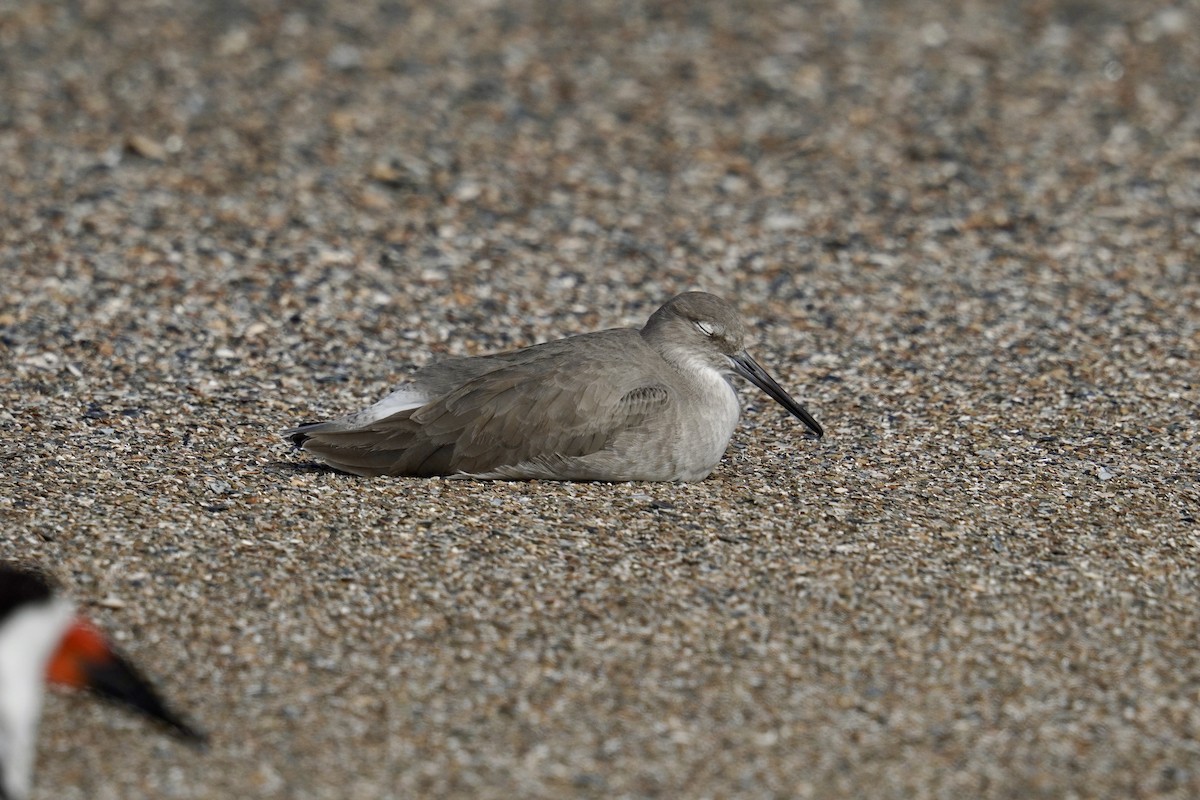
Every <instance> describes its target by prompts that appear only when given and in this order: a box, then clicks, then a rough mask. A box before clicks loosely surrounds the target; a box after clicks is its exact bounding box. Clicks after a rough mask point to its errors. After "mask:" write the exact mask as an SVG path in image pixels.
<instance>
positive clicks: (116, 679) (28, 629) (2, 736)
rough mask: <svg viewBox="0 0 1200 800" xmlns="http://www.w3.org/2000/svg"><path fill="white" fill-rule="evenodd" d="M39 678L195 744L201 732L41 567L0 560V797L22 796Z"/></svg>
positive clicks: (38, 707) (18, 799)
mask: <svg viewBox="0 0 1200 800" xmlns="http://www.w3.org/2000/svg"><path fill="white" fill-rule="evenodd" d="M46 683H53V684H60V685H63V686H70V687H74V688H79V689H89V690H91V691H92V692H95V693H96V694H98V695H100V696H101V697H105V698H108V699H110V700H114V701H117V702H120V703H124V704H126V705H127V706H129V707H132V708H135V709H137V710H138V711H141V712H142V713H144V714H146V715H148V716H150V717H153V718H155V719H158V720H160V721H161V722H162V723H164V724H165V725H166V726H168V727H169V728H170V729H171V731H172V732H173V733H175V734H176V735H178V736H180V737H182V738H184V739H187V740H189V741H192V742H196V743H200V742H202V741H203V740H204V736H203V734H201V733H199V732H198V731H197V730H195V729H194V728H192V727H191V726H189V725H188V724H187V723H185V722H184V721H183V720H182V719H180V718H179V717H178V716H176V715H175V714H173V713H172V712H171V711H169V710H168V709H167V708H166V707H165V706H164V705H163V703H162V701H161V700H160V699H159V698H158V695H157V694H155V692H154V690H153V689H152V688H150V685H149V684H148V683H147V682H146V680H145V679H144V678H143V677H142V676H141V675H140V674H139V673H138V671H137V670H136V669H135V668H134V667H133V666H132V665H131V664H130V663H129V662H127V661H126V660H125V659H124V658H122V657H121V656H120V655H119V654H118V653H117V652H116V651H115V650H114V649H113V647H112V646H111V645H110V644H109V643H108V641H107V640H106V639H105V638H104V636H103V635H102V634H101V633H100V632H99V631H98V630H97V629H96V628H95V627H93V626H92V625H91V624H90V623H89V622H87V621H86V620H85V619H83V618H82V617H80V616H78V615H77V614H76V611H75V607H74V604H73V603H71V601H70V600H68V599H67V598H65V597H63V596H62V595H61V594H59V592H58V590H57V587H56V586H55V584H54V583H53V582H52V581H51V580H50V579H49V578H48V577H47V576H46V575H45V574H43V573H42V572H40V571H38V570H36V569H33V568H30V567H27V566H19V565H15V564H7V563H0V798H3V800H24V798H25V797H26V796H27V795H28V794H29V789H30V784H31V783H32V778H33V761H34V753H35V749H36V747H35V743H36V737H37V727H38V721H39V720H40V718H41V711H42V693H43V689H44V687H45V684H46Z"/></svg>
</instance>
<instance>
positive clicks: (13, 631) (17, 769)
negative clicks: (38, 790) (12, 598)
mask: <svg viewBox="0 0 1200 800" xmlns="http://www.w3.org/2000/svg"><path fill="white" fill-rule="evenodd" d="M73 614H74V608H73V606H72V605H71V602H70V601H69V600H66V599H64V598H61V597H56V598H51V599H50V600H47V601H43V602H40V603H29V604H27V605H24V606H21V607H20V608H17V609H16V610H14V611H13V612H12V614H10V615H9V616H8V618H7V619H6V620H4V623H3V624H2V625H0V783H2V784H3V786H4V792H5V793H6V795H7V796H8V797H11V798H14V800H20V798H24V797H26V796H27V795H28V794H29V787H30V784H31V782H32V780H33V757H34V753H35V742H36V737H37V727H38V721H39V720H40V719H41V715H42V693H43V690H44V689H45V681H46V665H47V664H48V663H49V661H50V657H51V656H52V655H53V654H54V651H55V650H56V649H57V648H58V645H59V643H61V642H62V638H63V635H64V634H65V633H66V630H67V627H68V626H69V625H70V624H71V618H72V616H73Z"/></svg>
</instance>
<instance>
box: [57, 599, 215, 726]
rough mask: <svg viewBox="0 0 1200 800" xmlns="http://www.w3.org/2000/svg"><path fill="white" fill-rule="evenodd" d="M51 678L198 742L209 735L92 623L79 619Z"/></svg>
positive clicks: (71, 628)
mask: <svg viewBox="0 0 1200 800" xmlns="http://www.w3.org/2000/svg"><path fill="white" fill-rule="evenodd" d="M47 678H48V679H49V680H50V682H52V683H57V684H61V685H65V686H72V687H75V688H78V689H90V690H91V691H92V692H94V693H96V694H97V695H99V696H100V697H103V698H105V699H106V700H112V701H116V702H118V703H122V704H124V705H126V706H129V707H131V708H134V709H136V710H138V711H140V712H142V713H143V714H145V715H146V716H148V717H152V718H154V719H157V720H159V721H160V722H163V723H165V724H166V725H167V726H168V727H170V728H171V729H172V730H173V731H174V733H175V734H177V735H178V736H180V737H181V738H183V739H186V740H188V741H191V742H192V743H194V744H203V743H204V741H205V739H206V738H207V737H206V736H205V735H204V734H203V733H202V732H201V731H198V730H196V729H195V728H193V727H192V726H191V725H188V724H187V723H186V722H184V721H183V720H182V719H181V718H180V717H179V716H178V715H176V714H174V713H172V712H171V711H170V709H168V708H167V706H166V704H164V703H163V701H162V700H161V699H160V698H159V696H158V694H157V693H156V692H155V691H154V689H152V688H151V687H150V683H149V682H148V681H147V680H146V679H145V678H144V677H142V675H141V673H140V672H138V670H137V668H136V667H134V666H133V665H132V664H130V663H129V662H128V661H126V660H125V659H124V658H122V657H121V655H120V654H119V653H117V652H116V651H115V650H113V649H112V648H111V647H110V646H109V644H108V642H107V641H106V640H105V639H104V637H103V636H102V635H101V634H100V632H99V631H97V630H96V629H95V628H93V627H92V625H91V624H90V623H88V622H86V621H84V620H81V619H77V620H76V621H75V622H74V623H73V624H72V625H71V627H70V628H69V629H68V631H67V634H66V636H64V637H63V642H62V644H61V645H60V646H59V649H58V652H57V653H55V655H54V657H53V658H52V659H51V661H50V664H49V667H48V669H47Z"/></svg>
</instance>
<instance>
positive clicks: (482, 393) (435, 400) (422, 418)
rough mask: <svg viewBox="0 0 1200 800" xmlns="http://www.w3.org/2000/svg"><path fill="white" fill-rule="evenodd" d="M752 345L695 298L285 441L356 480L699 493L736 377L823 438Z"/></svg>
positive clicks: (451, 368) (409, 390) (728, 419)
mask: <svg viewBox="0 0 1200 800" xmlns="http://www.w3.org/2000/svg"><path fill="white" fill-rule="evenodd" d="M744 337H745V328H743V326H742V322H741V320H740V319H739V318H738V315H737V313H736V312H735V311H734V310H733V308H732V306H730V305H729V304H728V303H726V302H725V301H724V300H722V299H721V298H719V297H716V296H715V295H711V294H707V293H705V292H687V293H685V294H681V295H678V296H676V297H674V298H672V299H671V300H669V301H668V302H667V303H666V304H664V305H663V306H662V308H660V309H658V311H655V312H654V314H653V315H652V316H651V317H650V319H649V321H648V322H647V323H646V325H645V327H643V328H642V329H641V330H634V329H632V328H619V329H615V330H607V331H599V332H597V333H585V334H581V335H578V336H569V337H567V338H565V339H559V340H557V341H553V342H546V343H545V344H539V345H534V346H532V347H526V348H523V349H521V350H514V351H512V352H509V353H497V354H495V355H488V356H479V357H475V358H455V359H450V360H447V361H441V362H438V363H435V364H431V365H429V366H427V367H424V368H422V369H419V370H417V371H416V372H415V373H414V374H413V375H412V376H411V377H410V378H409V379H408V380H407V381H405V382H404V383H402V384H401V385H400V387H399V388H397V389H396V390H395V391H394V392H392V393H391V394H389V395H388V396H387V397H385V398H383V399H382V400H380V401H379V402H378V403H375V404H374V405H372V406H369V407H367V408H365V409H363V410H361V411H357V412H355V413H353V414H349V415H348V416H345V417H341V418H340V419H335V420H331V421H329V422H315V423H310V424H306V425H300V426H298V427H295V428H291V429H289V430H286V431H284V432H283V434H284V436H286V437H287V438H289V439H291V440H292V442H293V443H294V444H295V445H296V446H297V447H299V448H301V449H303V450H304V451H306V452H308V453H311V454H312V455H314V456H316V457H317V458H318V459H320V460H321V461H323V462H324V463H325V464H327V465H328V466H330V467H333V468H334V469H338V470H341V471H343V472H349V473H353V474H355V475H415V476H425V477H428V476H434V475H448V476H455V477H466V478H480V479H500V480H564V481H614V482H616V481H698V480H701V479H703V478H705V477H707V476H708V474H709V473H710V472H712V471H713V468H714V467H716V465H717V463H718V462H719V461H720V460H721V455H722V454H723V453H724V452H725V448H726V446H727V445H728V444H729V437H730V436H732V435H733V429H734V426H735V425H736V424H737V420H738V415H739V413H740V411H741V405H740V403H739V402H738V397H737V393H736V391H735V390H734V388H733V385H732V384H731V383H730V380H729V379H730V378H731V377H732V375H733V374H734V373H737V374H738V375H741V376H742V377H744V378H746V379H747V380H749V381H750V382H751V383H753V384H754V385H755V386H758V387H759V388H760V389H762V390H763V391H765V392H766V393H767V394H769V395H770V396H771V397H772V398H773V399H774V400H775V401H776V402H778V403H779V404H780V405H782V406H783V407H784V408H786V409H787V410H788V411H790V412H791V413H792V414H794V415H795V416H796V417H798V418H799V419H800V421H801V422H803V423H804V424H805V425H807V426H808V429H809V430H810V431H812V432H813V434H815V435H816V436H818V437H820V436H821V435H822V433H823V431H822V430H821V426H820V425H818V424H817V421H816V420H815V419H813V418H812V415H810V414H809V413H808V412H807V411H805V410H804V409H803V408H802V407H801V406H800V404H799V403H797V402H796V401H795V400H793V399H792V397H791V396H790V395H789V394H788V393H787V392H785V391H784V390H783V388H782V387H780V385H779V384H778V383H776V382H775V380H774V379H772V378H771V376H770V375H768V374H767V373H766V372H765V371H764V370H763V368H762V367H760V366H759V365H758V362H756V361H755V360H754V359H753V358H751V357H750V354H749V353H747V352H746V350H745V349H744V346H743V339H744Z"/></svg>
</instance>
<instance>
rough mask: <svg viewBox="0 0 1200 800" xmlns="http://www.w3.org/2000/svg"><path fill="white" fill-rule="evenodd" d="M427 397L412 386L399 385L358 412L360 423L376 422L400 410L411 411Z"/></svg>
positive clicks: (425, 401) (426, 401) (423, 402)
mask: <svg viewBox="0 0 1200 800" xmlns="http://www.w3.org/2000/svg"><path fill="white" fill-rule="evenodd" d="M429 399H430V398H429V397H427V396H426V395H425V394H424V393H422V392H420V391H418V390H417V389H415V388H413V387H412V386H401V387H400V388H399V389H397V390H396V391H394V392H392V393H391V394H389V395H388V396H387V397H385V398H383V399H382V400H380V401H379V402H378V403H375V404H374V405H371V406H367V407H366V408H364V409H363V410H362V411H360V412H358V416H360V417H361V420H360V421H361V422H362V423H364V424H365V423H370V422H378V421H379V420H381V419H387V418H388V417H390V416H392V415H393V414H398V413H399V412H401V411H411V410H412V409H414V408H420V407H421V406H423V405H425V404H426V403H428V402H429Z"/></svg>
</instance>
